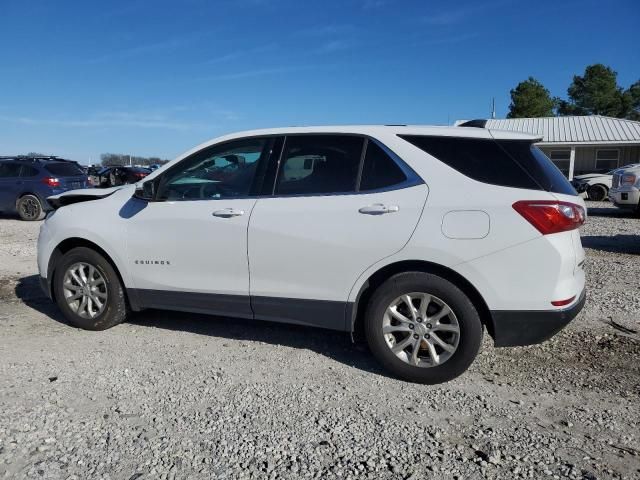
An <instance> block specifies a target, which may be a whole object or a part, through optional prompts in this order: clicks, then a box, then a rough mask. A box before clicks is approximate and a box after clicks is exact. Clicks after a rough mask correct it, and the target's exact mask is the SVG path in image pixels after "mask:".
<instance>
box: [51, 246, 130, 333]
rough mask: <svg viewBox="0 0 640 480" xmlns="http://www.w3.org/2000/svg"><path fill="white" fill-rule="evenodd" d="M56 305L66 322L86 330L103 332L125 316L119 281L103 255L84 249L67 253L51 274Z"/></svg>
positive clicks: (125, 309)
mask: <svg viewBox="0 0 640 480" xmlns="http://www.w3.org/2000/svg"><path fill="white" fill-rule="evenodd" d="M53 281H54V285H53V287H54V295H55V299H56V303H57V304H58V306H59V307H60V309H61V310H62V313H63V314H64V316H65V317H66V318H67V320H69V322H70V323H71V324H72V325H74V326H76V327H79V328H83V329H85V330H106V329H107V328H111V327H113V326H115V325H117V324H119V323H121V322H123V321H124V320H125V319H126V317H127V314H128V308H127V302H126V299H125V295H124V289H123V287H122V283H121V282H120V278H119V277H118V275H117V273H116V272H115V270H114V269H113V267H112V266H111V264H110V263H109V262H108V261H107V260H105V258H104V257H102V255H100V254H99V253H97V252H95V251H94V250H91V249H89V248H85V247H78V248H74V249H72V250H70V251H69V252H67V253H66V254H65V255H64V256H63V257H62V258H61V259H60V261H59V262H58V265H57V266H56V269H55V273H54V279H53Z"/></svg>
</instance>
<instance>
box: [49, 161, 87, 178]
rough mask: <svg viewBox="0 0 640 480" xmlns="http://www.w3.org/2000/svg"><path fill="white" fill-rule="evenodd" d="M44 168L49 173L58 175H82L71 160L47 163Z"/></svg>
mask: <svg viewBox="0 0 640 480" xmlns="http://www.w3.org/2000/svg"><path fill="white" fill-rule="evenodd" d="M44 168H45V170H46V171H48V172H49V173H50V174H52V175H56V176H58V177H77V176H78V175H84V172H83V171H82V169H81V168H80V167H79V166H78V165H76V164H75V163H73V162H57V163H48V164H46V165H45V166H44Z"/></svg>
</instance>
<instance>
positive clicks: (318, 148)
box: [274, 135, 364, 195]
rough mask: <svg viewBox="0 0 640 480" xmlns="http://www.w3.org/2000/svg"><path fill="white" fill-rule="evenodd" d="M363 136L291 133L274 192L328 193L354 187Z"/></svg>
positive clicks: (353, 188) (290, 193)
mask: <svg viewBox="0 0 640 480" xmlns="http://www.w3.org/2000/svg"><path fill="white" fill-rule="evenodd" d="M363 146H364V138H363V137H358V136H354V135H293V136H289V137H287V138H286V141H285V145H284V151H283V153H282V160H281V162H280V166H279V170H278V177H277V181H276V187H275V192H274V193H275V194H276V195H327V194H331V193H349V192H355V191H356V184H357V180H358V171H359V167H360V160H361V158H362V147H363Z"/></svg>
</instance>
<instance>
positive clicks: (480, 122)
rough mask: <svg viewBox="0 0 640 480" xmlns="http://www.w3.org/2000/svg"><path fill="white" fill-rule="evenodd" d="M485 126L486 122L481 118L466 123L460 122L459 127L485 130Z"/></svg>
mask: <svg viewBox="0 0 640 480" xmlns="http://www.w3.org/2000/svg"><path fill="white" fill-rule="evenodd" d="M486 125H487V120H486V119H483V118H478V119H475V120H467V121H466V122H462V123H461V124H459V125H458V126H459V127H476V128H485V126H486Z"/></svg>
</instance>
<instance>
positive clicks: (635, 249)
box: [581, 235, 640, 255]
mask: <svg viewBox="0 0 640 480" xmlns="http://www.w3.org/2000/svg"><path fill="white" fill-rule="evenodd" d="M581 240H582V246H583V247H584V248H592V249H594V250H602V251H604V252H612V253H626V254H631V255H640V235H585V236H583V237H581Z"/></svg>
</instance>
